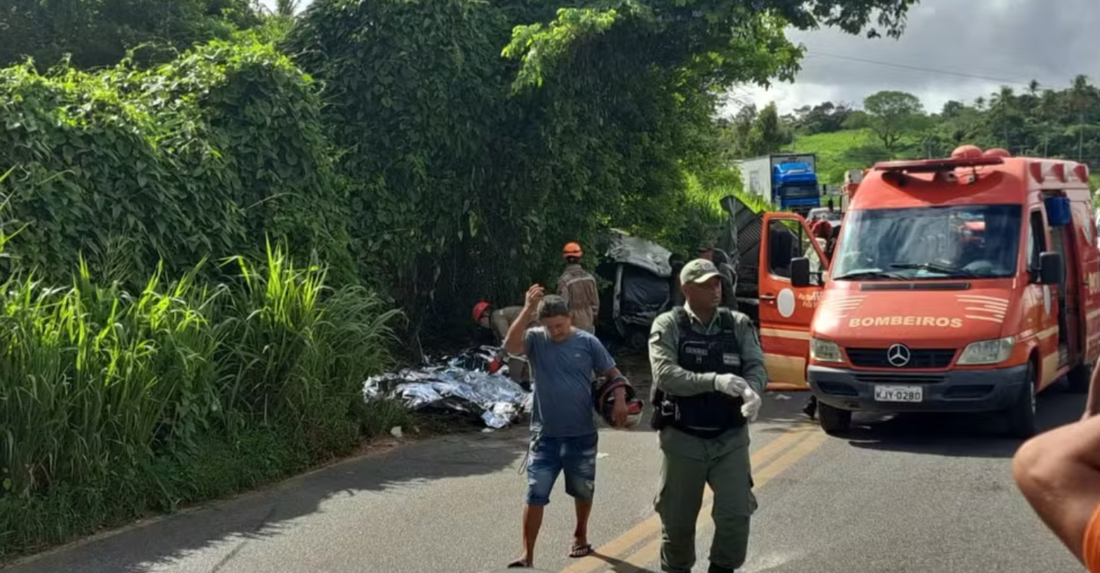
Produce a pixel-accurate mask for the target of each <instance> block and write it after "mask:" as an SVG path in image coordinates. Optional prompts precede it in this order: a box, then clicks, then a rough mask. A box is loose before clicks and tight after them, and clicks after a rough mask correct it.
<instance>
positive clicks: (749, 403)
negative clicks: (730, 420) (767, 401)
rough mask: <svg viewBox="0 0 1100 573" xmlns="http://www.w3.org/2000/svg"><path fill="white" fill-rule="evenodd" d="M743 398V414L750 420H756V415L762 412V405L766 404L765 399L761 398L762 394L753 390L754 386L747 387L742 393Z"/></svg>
mask: <svg viewBox="0 0 1100 573" xmlns="http://www.w3.org/2000/svg"><path fill="white" fill-rule="evenodd" d="M742 398H743V399H744V400H745V403H744V404H742V405H741V415H742V416H744V417H745V419H746V420H748V421H750V422H755V421H756V415H757V414H759V413H760V407H761V406H763V405H764V400H762V399H761V398H760V394H757V393H756V392H755V391H753V389H752V388H746V389H745V393H744V394H742Z"/></svg>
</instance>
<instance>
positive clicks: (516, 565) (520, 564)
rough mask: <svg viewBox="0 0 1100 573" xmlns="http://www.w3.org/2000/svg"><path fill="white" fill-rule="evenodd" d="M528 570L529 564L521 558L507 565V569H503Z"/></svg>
mask: <svg viewBox="0 0 1100 573" xmlns="http://www.w3.org/2000/svg"><path fill="white" fill-rule="evenodd" d="M530 568H531V564H530V563H528V562H526V561H524V560H523V558H520V559H516V560H515V561H513V562H511V563H509V564H508V566H507V567H505V569H530Z"/></svg>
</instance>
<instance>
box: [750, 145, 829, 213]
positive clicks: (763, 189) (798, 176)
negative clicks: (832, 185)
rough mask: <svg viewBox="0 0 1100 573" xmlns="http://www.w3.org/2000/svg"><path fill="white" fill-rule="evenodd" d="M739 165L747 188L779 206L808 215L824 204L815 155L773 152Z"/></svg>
mask: <svg viewBox="0 0 1100 573" xmlns="http://www.w3.org/2000/svg"><path fill="white" fill-rule="evenodd" d="M740 167H741V182H742V184H743V185H744V189H745V191H746V192H747V193H749V194H751V195H757V196H760V197H763V198H764V199H765V200H766V201H767V202H768V203H770V204H771V205H772V206H773V207H775V208H777V209H780V210H788V211H794V212H795V213H799V214H801V215H803V216H805V215H806V214H807V213H809V212H810V209H813V208H815V207H820V206H821V184H820V182H819V181H818V179H817V155H816V154H813V153H773V154H771V155H762V156H760V157H753V158H751V159H745V160H743V161H741V162H740Z"/></svg>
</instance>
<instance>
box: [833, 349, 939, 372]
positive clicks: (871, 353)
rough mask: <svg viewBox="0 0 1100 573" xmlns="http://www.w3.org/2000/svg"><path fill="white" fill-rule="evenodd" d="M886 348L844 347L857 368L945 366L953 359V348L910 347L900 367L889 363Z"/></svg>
mask: <svg viewBox="0 0 1100 573" xmlns="http://www.w3.org/2000/svg"><path fill="white" fill-rule="evenodd" d="M887 350H888V349H887V348H846V349H845V351H846V352H847V353H848V360H849V361H850V362H851V363H852V366H855V367H857V368H884V369H889V370H912V369H919V368H927V369H938V368H947V367H948V366H950V365H951V361H952V360H954V359H955V349H954V348H912V349H910V350H909V363H908V364H905V365H904V366H901V367H896V366H894V365H892V364H890V361H889V360H888V359H887Z"/></svg>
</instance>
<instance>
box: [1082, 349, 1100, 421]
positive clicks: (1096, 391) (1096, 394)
mask: <svg viewBox="0 0 1100 573" xmlns="http://www.w3.org/2000/svg"><path fill="white" fill-rule="evenodd" d="M1097 414H1100V362H1097V363H1096V365H1095V366H1093V367H1092V378H1091V379H1090V380H1089V399H1088V402H1086V403H1085V418H1091V417H1092V416H1095V415H1097Z"/></svg>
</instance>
